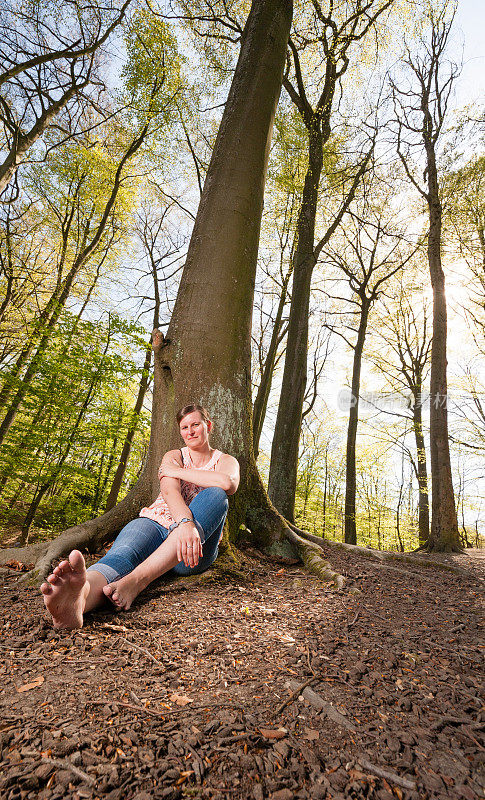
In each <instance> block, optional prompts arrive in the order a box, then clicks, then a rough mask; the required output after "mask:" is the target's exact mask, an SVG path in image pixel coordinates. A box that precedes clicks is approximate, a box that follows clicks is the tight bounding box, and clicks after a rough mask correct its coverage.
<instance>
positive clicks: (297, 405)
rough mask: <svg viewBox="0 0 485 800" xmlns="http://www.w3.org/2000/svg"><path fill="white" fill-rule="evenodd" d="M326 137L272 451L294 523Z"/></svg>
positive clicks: (315, 172) (302, 225)
mask: <svg viewBox="0 0 485 800" xmlns="http://www.w3.org/2000/svg"><path fill="white" fill-rule="evenodd" d="M322 148H323V136H322V132H321V129H320V125H319V124H315V125H314V127H313V128H312V129H311V130H310V131H309V156H308V170H307V173H306V176H305V184H304V188H303V197H302V204H301V208H300V213H299V216H298V222H297V233H296V236H297V240H298V244H297V247H296V251H295V256H294V268H293V288H292V294H291V306H290V321H289V325H288V338H287V342H286V356H285V368H284V371H283V381H282V385H281V396H280V402H279V405H278V414H277V417H276V425H275V431H274V436H273V444H272V447H271V463H270V470H269V479H268V494H269V497H270V499H271V502H272V503H273V505H274V506H275V507H276V508H277V509H278V511H280V513H281V514H283V516H284V517H285V518H286V519H287V520H289V521H290V522H294V516H295V491H296V478H297V468H298V447H299V443H300V429H301V419H302V410H303V400H304V397H305V388H306V379H307V374H306V373H307V351H308V313H309V307H310V290H311V281H312V273H313V268H314V266H315V256H314V239H315V218H316V213H317V201H318V186H319V183H320V176H321V173H322V168H323V150H322Z"/></svg>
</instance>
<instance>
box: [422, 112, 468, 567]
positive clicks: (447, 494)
mask: <svg viewBox="0 0 485 800" xmlns="http://www.w3.org/2000/svg"><path fill="white" fill-rule="evenodd" d="M428 114H429V112H428ZM425 146H426V161H427V167H428V195H427V199H428V209H429V235H428V264H429V274H430V278H431V286H432V289H433V342H432V345H431V379H430V443H431V446H430V454H431V488H432V492H431V503H432V505H431V509H432V513H431V531H430V536H429V541H428V549H429V550H430V551H432V550H437V551H458V550H460V549H461V548H460V538H459V532H458V520H457V517H456V508H455V498H454V493H453V479H452V474H451V460H450V448H449V438H448V408H447V403H448V388H447V377H446V371H447V356H446V345H447V309H446V294H445V275H444V272H443V268H442V265H441V217H442V208H441V200H440V194H439V185H438V171H437V167H436V154H435V149H434V146H433V143H432V142H431V141H430V139H429V138H428V137H427V136H426V134H425Z"/></svg>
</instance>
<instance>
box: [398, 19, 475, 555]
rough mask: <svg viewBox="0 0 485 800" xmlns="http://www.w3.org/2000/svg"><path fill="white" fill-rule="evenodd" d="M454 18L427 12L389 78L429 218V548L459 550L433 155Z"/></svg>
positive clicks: (446, 89)
mask: <svg viewBox="0 0 485 800" xmlns="http://www.w3.org/2000/svg"><path fill="white" fill-rule="evenodd" d="M452 22H453V15H452V16H451V18H447V16H446V7H445V8H444V9H443V8H442V10H441V11H440V12H438V13H435V12H433V11H430V12H429V15H428V23H429V26H428V34H427V39H424V38H422V40H421V42H420V44H421V48H420V51H419V52H418V53H412V52H411V51H410V49H409V48H406V55H405V58H404V62H403V63H404V67H405V69H404V74H403V75H401V76H400V77H399V78H394V79H392V80H391V87H392V95H393V99H394V106H395V112H396V114H395V116H396V128H397V151H398V154H399V157H400V159H401V161H402V164H403V166H404V169H405V171H406V174H407V176H408V178H409V180H410V181H411V183H412V185H413V186H414V187H415V188H416V189H417V191H418V192H419V194H420V195H421V197H422V198H423V200H424V201H425V202H426V205H427V208H428V217H429V231H428V248H427V251H428V266H429V274H430V280H431V286H432V289H433V344H432V349H431V379H430V440H431V448H430V450H431V482H432V514H431V531H430V537H429V541H428V549H429V550H430V551H432V550H438V551H442V550H445V551H456V550H459V549H460V540H459V533H458V522H457V517H456V508H455V498H454V493H453V478H452V472H451V460H450V448H449V436H448V410H447V402H448V388H447V356H446V351H447V306H446V293H445V274H444V271H443V267H442V262H441V248H442V202H441V193H440V181H439V174H438V157H439V156H438V154H439V145H440V140H441V138H442V134H443V126H444V123H445V118H446V112H447V109H448V104H449V100H450V96H451V91H452V87H453V81H454V79H455V77H456V74H457V69H456V67H455V66H454V65H451V64H449V63H448V64H446V63H445V60H444V58H445V51H446V46H447V43H448V39H449V35H450V30H451V26H452ZM416 152H417V153H418V157H419V156H423V155H424V173H423V174H424V181H425V183H423V182H422V181H420V179H419V178H418V177H417V172H418V169H419V165H416V163H415V162H414V163H413V156H414V154H415V153H416Z"/></svg>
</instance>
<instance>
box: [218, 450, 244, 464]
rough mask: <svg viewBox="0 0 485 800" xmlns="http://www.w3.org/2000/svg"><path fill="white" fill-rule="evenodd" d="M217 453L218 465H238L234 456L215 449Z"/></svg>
mask: <svg viewBox="0 0 485 800" xmlns="http://www.w3.org/2000/svg"><path fill="white" fill-rule="evenodd" d="M216 453H217V463H218V464H219V466H223V465H225V466H226V467H227V466H236V465H237V466H239V461H238V460H237V458H234V456H230V455H229V453H223V452H222V450H216Z"/></svg>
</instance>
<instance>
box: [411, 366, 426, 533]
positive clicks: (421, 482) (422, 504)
mask: <svg viewBox="0 0 485 800" xmlns="http://www.w3.org/2000/svg"><path fill="white" fill-rule="evenodd" d="M421 396H422V395H421V380H419V385H418V393H417V394H416V395H415V398H414V408H413V428H414V438H415V440H416V460H417V469H416V472H417V478H418V489H419V500H418V536H419V545H420V547H422V546H424V545H425V544H426V543H427V541H428V538H429V494H428V468H427V465H426V444H425V441H424V434H423V413H422V411H423V409H422V404H421Z"/></svg>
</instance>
